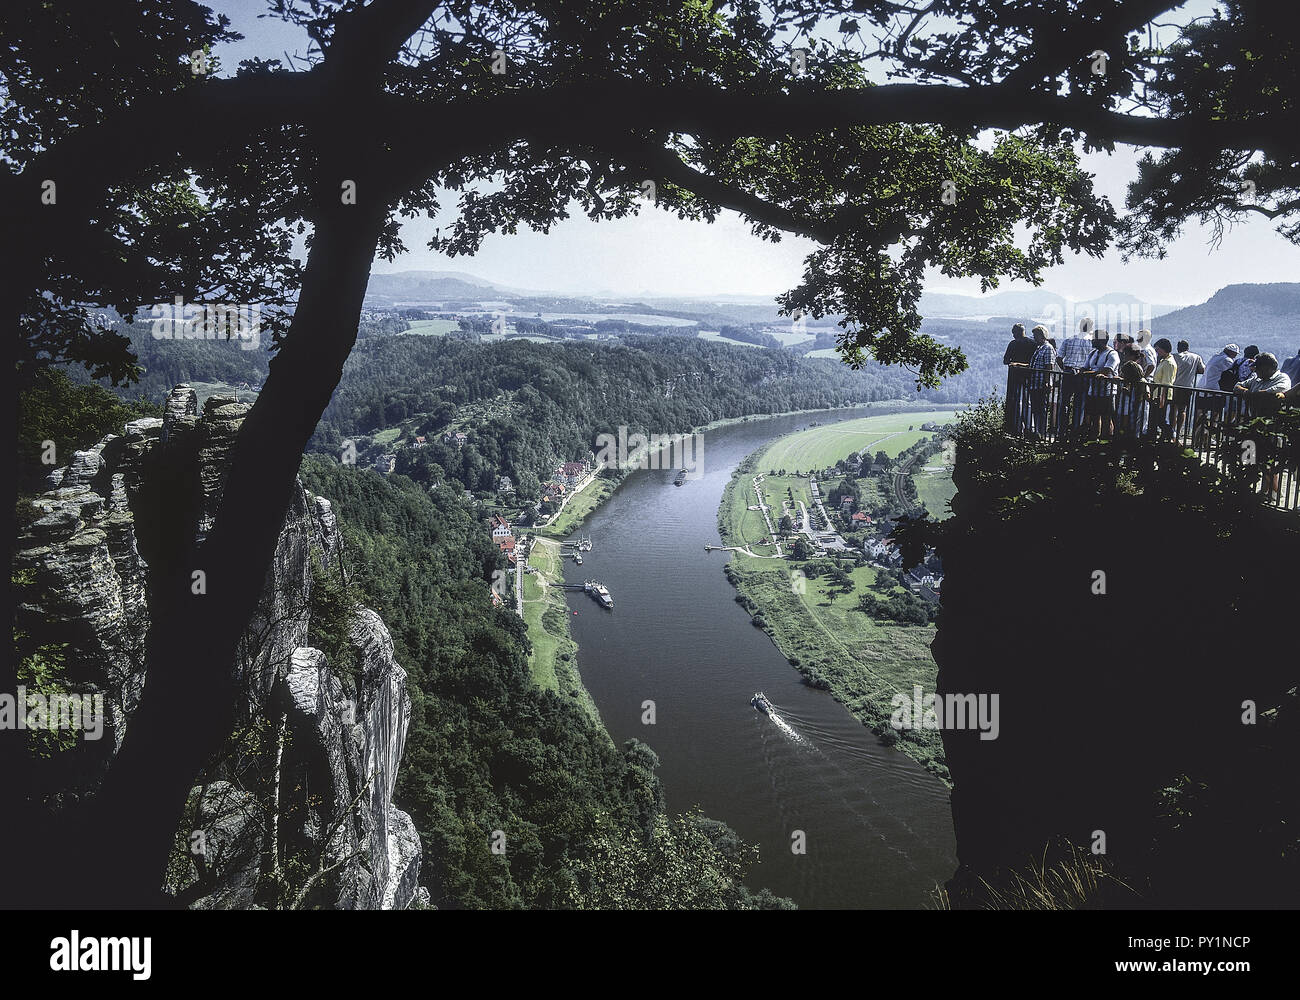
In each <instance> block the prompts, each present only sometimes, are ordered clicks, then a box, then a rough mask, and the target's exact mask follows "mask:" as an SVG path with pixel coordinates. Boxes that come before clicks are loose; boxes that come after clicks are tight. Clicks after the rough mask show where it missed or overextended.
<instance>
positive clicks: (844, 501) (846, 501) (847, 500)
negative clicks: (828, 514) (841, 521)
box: [840, 496, 853, 511]
mask: <svg viewBox="0 0 1300 1000" xmlns="http://www.w3.org/2000/svg"><path fill="white" fill-rule="evenodd" d="M852 509H853V497H851V496H844V497H840V510H842V511H844V510H852Z"/></svg>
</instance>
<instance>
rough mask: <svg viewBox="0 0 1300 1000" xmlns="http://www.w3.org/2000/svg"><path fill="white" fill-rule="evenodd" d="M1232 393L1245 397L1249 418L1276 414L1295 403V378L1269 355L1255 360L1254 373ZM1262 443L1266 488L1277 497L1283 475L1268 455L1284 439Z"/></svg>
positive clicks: (1259, 356)
mask: <svg viewBox="0 0 1300 1000" xmlns="http://www.w3.org/2000/svg"><path fill="white" fill-rule="evenodd" d="M1232 391H1233V393H1234V394H1235V395H1238V396H1242V397H1244V399H1243V402H1244V404H1245V409H1246V414H1245V415H1246V416H1247V417H1262V416H1268V415H1270V414H1273V413H1276V412H1277V411H1278V409H1279V408H1280V407H1281V406H1282V405H1283V404H1284V403H1286V402H1291V401H1292V400H1293V398H1294V393H1293V388H1292V385H1291V379H1290V378H1288V377H1287V375H1286V374H1285V373H1284V372H1282V371H1279V370H1278V363H1277V358H1276V357H1275V356H1274V355H1272V354H1268V353H1264V354H1260V355H1257V356H1256V357H1255V364H1254V373H1253V374H1252V375H1251V376H1250V378H1248V379H1246V380H1245V381H1243V382H1239V383H1238V384H1237V385H1236V386H1235V387H1234V388H1233V390H1232ZM1260 444H1261V445H1262V448H1261V450H1263V451H1264V452H1265V454H1264V455H1260V456H1259V457H1258V458H1259V460H1260V461H1262V462H1263V463H1265V464H1266V465H1267V466H1268V468H1267V470H1266V471H1265V472H1264V489H1265V491H1266V492H1267V493H1268V494H1270V495H1277V494H1278V493H1279V492H1280V485H1281V475H1280V474H1279V473H1278V472H1277V471H1276V464H1275V463H1274V462H1273V461H1269V459H1268V458H1267V457H1266V456H1267V454H1268V452H1269V451H1271V450H1272V448H1274V447H1277V446H1279V445H1280V444H1281V439H1280V438H1277V439H1273V440H1269V439H1266V440H1264V441H1262V442H1260Z"/></svg>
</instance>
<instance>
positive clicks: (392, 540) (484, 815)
mask: <svg viewBox="0 0 1300 1000" xmlns="http://www.w3.org/2000/svg"><path fill="white" fill-rule="evenodd" d="M300 475H301V477H302V480H303V482H304V484H305V485H306V486H307V488H308V489H310V490H312V491H313V492H315V493H319V494H320V495H322V496H326V497H329V498H330V499H331V500H332V501H333V504H334V508H335V511H336V512H337V514H338V517H339V522H340V525H341V527H342V530H343V534H344V539H345V546H346V548H345V560H346V566H347V571H348V573H349V574H350V575H351V581H350V582H352V583H354V584H355V585H356V587H357V589H358V590H359V591H360V594H361V596H362V598H363V600H364V602H365V603H366V604H367V605H368V606H370V607H373V608H374V609H375V610H376V611H377V612H378V613H379V615H380V616H381V617H382V618H383V619H384V621H385V623H386V624H387V625H388V627H389V629H390V631H391V632H392V636H393V646H394V650H395V653H396V657H397V660H398V662H400V663H401V664H402V665H403V666H404V667H405V668H406V669H407V671H408V674H409V676H408V682H407V683H408V688H409V690H410V693H411V698H412V720H411V727H410V730H409V733H408V736H407V744H406V752H405V755H404V757H403V761H402V777H401V780H400V781H399V784H398V790H397V797H396V798H397V802H398V804H399V805H400V806H401V807H402V808H403V809H405V810H407V811H408V812H409V813H410V814H411V816H412V817H413V818H414V819H415V822H416V826H417V828H418V830H419V833H420V838H421V841H422V843H423V845H424V851H425V859H424V864H425V867H424V873H425V875H424V880H425V884H426V885H428V887H429V889H430V892H431V894H432V900H433V903H434V905H436V906H439V907H474V908H478V907H586V906H605V907H618V908H629V907H631V908H638V907H666V908H671V907H679V906H680V907H733V908H734V907H741V908H753V907H781V906H787V905H790V904H788V903H787V902H786V901H784V900H781V899H778V898H776V897H773V896H772V895H771V894H770V893H768V892H767V891H766V890H764V891H761V892H759V893H757V894H751V893H750V892H749V891H748V890H747V889H746V888H745V887H744V886H743V884H741V882H740V878H741V876H742V874H743V872H744V870H745V869H746V868H747V867H748V864H749V863H750V862H751V861H752V859H753V856H754V855H753V851H752V850H751V849H749V848H746V847H745V846H744V845H742V844H741V842H740V841H739V839H738V838H737V837H736V835H735V833H734V832H733V831H731V830H730V829H729V828H728V827H726V826H725V825H724V824H722V823H719V822H716V821H713V820H708V819H706V818H704V817H701V816H698V815H694V814H690V815H682V816H670V815H668V814H667V813H666V812H665V809H664V797H663V792H662V789H661V788H660V785H659V779H658V777H657V776H656V774H655V768H656V766H657V764H658V759H657V757H656V756H655V754H654V752H653V751H652V750H651V749H650V748H649V747H647V746H645V745H644V744H641V743H639V742H637V741H630V742H629V743H627V744H626V745H625V746H624V747H623V748H622V749H619V748H616V747H615V746H614V745H613V743H612V742H611V741H610V739H609V737H608V736H607V735H606V733H605V731H604V730H603V729H602V728H601V727H600V726H599V724H598V723H596V722H593V721H592V720H591V719H590V717H589V716H588V715H587V714H586V713H585V712H584V711H583V710H582V709H581V708H580V707H579V705H578V704H577V702H576V700H573V699H568V698H564V697H562V696H560V695H557V694H555V693H554V692H550V691H545V690H542V689H540V688H538V687H537V686H536V685H535V684H533V682H532V680H531V678H530V676H529V673H528V666H527V659H528V640H527V638H526V635H525V631H524V626H523V623H522V622H521V621H520V619H519V618H518V617H517V616H516V615H514V614H513V613H512V612H510V611H508V610H500V609H494V608H493V606H492V602H491V600H490V597H489V587H488V583H487V580H488V579H490V576H491V571H492V569H493V568H495V567H496V566H497V565H498V561H499V560H501V559H502V557H501V555H500V554H499V553H498V552H497V549H496V546H495V545H493V544H492V542H491V540H490V539H489V538H488V536H487V533H486V532H484V531H483V530H482V526H481V524H479V522H478V520H477V519H476V517H475V516H474V515H473V513H472V512H471V511H470V510H469V509H468V507H467V506H466V505H465V504H464V503H463V501H462V500H461V498H460V497H459V496H458V495H456V494H454V493H453V492H452V491H451V490H447V489H441V490H436V491H433V492H432V493H430V492H429V491H427V490H425V489H422V488H420V487H418V486H417V485H416V484H415V483H413V482H412V481H410V480H409V479H407V478H405V477H403V476H390V477H383V476H380V475H378V474H377V473H374V472H371V471H369V470H364V469H351V468H346V467H343V466H340V465H338V464H337V463H336V462H334V461H331V460H328V459H324V458H320V457H315V456H308V457H307V458H305V459H304V461H303V464H302V468H301V472H300ZM496 830H500V831H502V832H503V833H504V834H505V837H506V851H505V853H504V854H499V855H498V854H493V853H492V852H491V851H489V849H488V847H489V842H490V838H491V836H492V833H493V831H496Z"/></svg>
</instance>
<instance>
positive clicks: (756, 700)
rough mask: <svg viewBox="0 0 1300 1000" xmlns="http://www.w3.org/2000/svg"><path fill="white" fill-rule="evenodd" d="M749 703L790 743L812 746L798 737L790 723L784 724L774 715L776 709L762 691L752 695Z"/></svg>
mask: <svg viewBox="0 0 1300 1000" xmlns="http://www.w3.org/2000/svg"><path fill="white" fill-rule="evenodd" d="M749 703H750V704H751V705H753V706H754V707H755V708H756V709H758V710H759V711H760V712H761V713H763V714H764V715H766V716H767V717H768V718H769V719H771V720H772V722H773V724H774V725H775V726H776V728H777V729H779V730H781V732H782V733H784V734H785V735H786V736H787V737H788V738H789V739H790V740H791V741H792V742H794V743H798V744H799V745H800V746H808V747H810V746H812V744H811V743H810V742H809V741H808V740H807V739H806V738H805V737H803V736H801V735H799V733H798V732H797V731H796V730H795V729H794V727H793V726H791V725H790V723H788V722H786V721H785V719H783V718H781V716H779V715H777V714H776V707H775V706H774V705H773V704H772V702H771V701H769V700H768V698H767V696H766V695H764V694H763V692H762V691H759V692H758V693H757V694H756V695H754V697H753V698H751V699H750V701H749Z"/></svg>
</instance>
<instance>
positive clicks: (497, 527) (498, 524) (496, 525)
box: [492, 514, 514, 542]
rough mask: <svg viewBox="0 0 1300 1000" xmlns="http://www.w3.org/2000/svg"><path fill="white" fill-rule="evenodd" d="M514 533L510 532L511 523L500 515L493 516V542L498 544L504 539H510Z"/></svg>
mask: <svg viewBox="0 0 1300 1000" xmlns="http://www.w3.org/2000/svg"><path fill="white" fill-rule="evenodd" d="M513 534H514V532H512V531H511V530H510V522H509V521H507V520H506V519H505V518H504V517H502V516H501V515H500V514H493V515H492V541H494V542H497V541H500V540H501V539H503V538H510V537H511V536H512V535H513Z"/></svg>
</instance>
